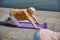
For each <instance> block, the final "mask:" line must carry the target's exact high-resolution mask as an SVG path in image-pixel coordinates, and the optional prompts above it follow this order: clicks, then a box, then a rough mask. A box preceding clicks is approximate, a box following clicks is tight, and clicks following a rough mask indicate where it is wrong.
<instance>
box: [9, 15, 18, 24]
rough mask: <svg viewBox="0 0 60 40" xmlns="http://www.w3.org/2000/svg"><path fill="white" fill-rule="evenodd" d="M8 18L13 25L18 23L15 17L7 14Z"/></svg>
mask: <svg viewBox="0 0 60 40" xmlns="http://www.w3.org/2000/svg"><path fill="white" fill-rule="evenodd" d="M9 18H10V19H11V21H12V23H13V24H14V25H19V21H18V20H17V19H16V18H15V17H13V16H11V15H9Z"/></svg>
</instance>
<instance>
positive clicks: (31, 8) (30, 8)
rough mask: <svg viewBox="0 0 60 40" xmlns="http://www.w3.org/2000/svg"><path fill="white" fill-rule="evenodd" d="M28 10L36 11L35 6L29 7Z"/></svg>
mask: <svg viewBox="0 0 60 40" xmlns="http://www.w3.org/2000/svg"><path fill="white" fill-rule="evenodd" d="M28 10H32V11H34V12H35V11H36V10H35V8H34V7H29V8H28Z"/></svg>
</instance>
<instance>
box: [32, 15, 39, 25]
mask: <svg viewBox="0 0 60 40" xmlns="http://www.w3.org/2000/svg"><path fill="white" fill-rule="evenodd" d="M32 18H33V19H34V20H35V21H36V23H38V24H39V22H38V20H37V18H36V17H35V16H34V15H32Z"/></svg>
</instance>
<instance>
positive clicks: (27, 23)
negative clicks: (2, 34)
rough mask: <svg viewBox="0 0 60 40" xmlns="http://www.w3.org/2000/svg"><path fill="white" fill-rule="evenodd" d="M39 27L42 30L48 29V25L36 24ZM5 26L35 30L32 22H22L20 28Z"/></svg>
mask: <svg viewBox="0 0 60 40" xmlns="http://www.w3.org/2000/svg"><path fill="white" fill-rule="evenodd" d="M35 24H36V25H37V27H42V28H46V29H47V23H43V24H38V23H35ZM4 25H5V26H10V27H18V28H29V29H35V28H34V27H33V25H32V24H31V23H30V22H20V26H15V25H12V24H9V23H8V24H4Z"/></svg>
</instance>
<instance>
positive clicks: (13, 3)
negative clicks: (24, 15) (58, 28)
mask: <svg viewBox="0 0 60 40" xmlns="http://www.w3.org/2000/svg"><path fill="white" fill-rule="evenodd" d="M31 6H33V7H35V8H36V9H39V10H49V11H60V0H0V7H8V8H28V7H31Z"/></svg>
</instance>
